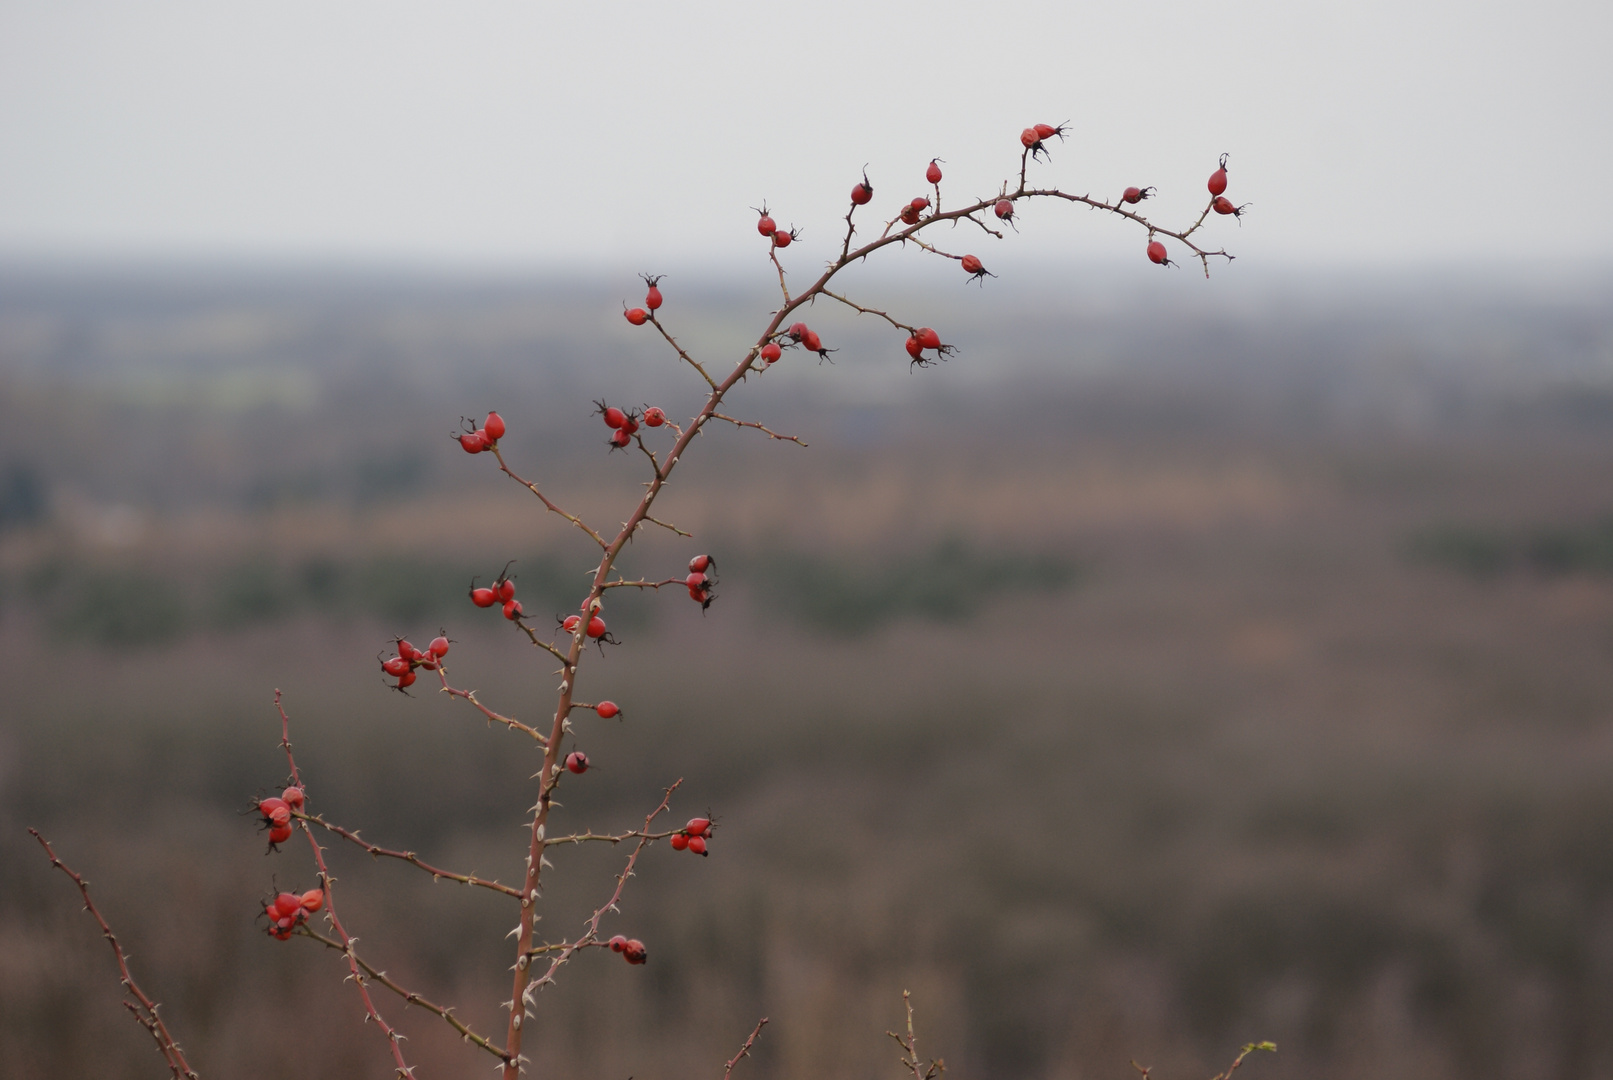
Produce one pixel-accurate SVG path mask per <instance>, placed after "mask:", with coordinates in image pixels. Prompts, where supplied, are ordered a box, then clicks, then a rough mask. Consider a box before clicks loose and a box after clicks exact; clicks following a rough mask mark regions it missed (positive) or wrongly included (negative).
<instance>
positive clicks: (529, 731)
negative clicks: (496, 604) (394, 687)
mask: <svg viewBox="0 0 1613 1080" xmlns="http://www.w3.org/2000/svg"><path fill="white" fill-rule="evenodd" d="M523 629H526V628H525V627H523ZM532 637H533V639H534V643H535V644H538V645H541V646H543V647H544V648H547V649H548V650H549V651H550V652H552V653H554V654H555V655H556V656H560V658H561V659H562V660H564V659H565V657H564V656H561V654H560V651H559V650H558V649H556V648H555V647H554V646H553V645H549V644H548V643H547V642H544V641H542V640H541V639H538V638H537V636H536V635H535V634H533V635H532ZM437 678H438V679H439V680H440V681H441V682H442V692H443V693H445V694H447V695H449V696H450V697H456V698H460V699H461V700H463V701H468V702H470V703H471V705H473V706H475V708H476V711H477V712H479V713H481V714H482V715H483V716H485V717H487V722H488V723H490V724H491V723H493V722H495V721H496V722H498V723H500V724H503V725H505V726H506V727H508V728H509V729H510V730H511V731H519V732H521V733H522V734H525V735H530V736H531V737H532V738H533V739H535V740H536V741H537V744H538V745H539V746H545V745H547V744H548V742H549V740H548V739H547V738H546V737H545V736H544V734H543V733H542V732H541V731H539V730H538V729H537V728H534V727H528V726H527V725H526V724H523V723H521V721H519V720H512V719H510V718H509V717H508V716H501V715H499V714H498V713H496V712H494V711H493V710H492V709H489V708H488V707H487V706H486V705H483V704H482V703H481V702H480V701H479V700H477V698H476V691H474V690H456V689H454V688H453V687H452V686H449V685H448V669H447V668H446V667H443V666H440V665H439V666H438V668H437ZM515 895H516V896H520V895H521V894H520V893H519V892H516V894H515Z"/></svg>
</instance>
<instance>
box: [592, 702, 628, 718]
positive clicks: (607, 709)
mask: <svg viewBox="0 0 1613 1080" xmlns="http://www.w3.org/2000/svg"><path fill="white" fill-rule="evenodd" d="M621 711H622V707H621V706H620V705H618V704H616V702H614V701H601V702H600V703H599V704H598V705H595V706H594V712H596V713H598V714H599V718H600V719H601V720H610V719H613V718H615V717H616V716H617V714H619V713H620V712H621Z"/></svg>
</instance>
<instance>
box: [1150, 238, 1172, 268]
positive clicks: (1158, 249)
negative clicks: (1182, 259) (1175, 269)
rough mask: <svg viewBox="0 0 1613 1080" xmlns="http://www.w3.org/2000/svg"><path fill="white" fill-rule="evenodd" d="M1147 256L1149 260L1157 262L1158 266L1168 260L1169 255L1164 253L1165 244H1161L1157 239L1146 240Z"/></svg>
mask: <svg viewBox="0 0 1613 1080" xmlns="http://www.w3.org/2000/svg"><path fill="white" fill-rule="evenodd" d="M1148 258H1149V259H1150V260H1151V261H1153V262H1156V263H1158V264H1159V265H1160V266H1164V265H1165V264H1166V263H1168V262H1170V258H1169V256H1167V255H1166V253H1165V245H1164V244H1161V243H1160V242H1159V241H1158V240H1150V241H1148Z"/></svg>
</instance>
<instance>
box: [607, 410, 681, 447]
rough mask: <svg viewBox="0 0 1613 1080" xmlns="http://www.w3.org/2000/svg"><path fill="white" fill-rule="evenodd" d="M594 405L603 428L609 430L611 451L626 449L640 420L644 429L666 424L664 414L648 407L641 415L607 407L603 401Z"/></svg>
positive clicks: (632, 411) (631, 411)
mask: <svg viewBox="0 0 1613 1080" xmlns="http://www.w3.org/2000/svg"><path fill="white" fill-rule="evenodd" d="M594 405H595V406H596V407H597V411H598V413H599V415H600V417H601V419H603V420H604V421H605V426H606V427H608V428H610V429H611V436H610V448H611V449H612V450H623V449H626V447H627V445H628V443H630V442H632V441H633V436H634V435H637V434H638V429H639V422H640V421H641V420H642V421H643V423H644V426H645V427H652V428H658V427H660V426H661V425H662V424H665V423H666V412H665V411H664V410H662V409H658V408H656V407H655V406H654V405H650V406H648V407H646V408H645V410H644V411H643V412H642V413H641V412H638V411H636V410H633V409H626V410H623V409H618V408H617V407H616V406H614V405H607V404H605V403H604V402H603V401H596V402H594Z"/></svg>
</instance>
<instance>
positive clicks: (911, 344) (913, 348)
mask: <svg viewBox="0 0 1613 1080" xmlns="http://www.w3.org/2000/svg"><path fill="white" fill-rule="evenodd" d="M907 355H909V356H911V357H912V358H913V359H915V360H917V359H918V358H919V357H921V356H923V355H924V346H923V345H921V344H919V339H918V338H916V337H910V338H908V339H907Z"/></svg>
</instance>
